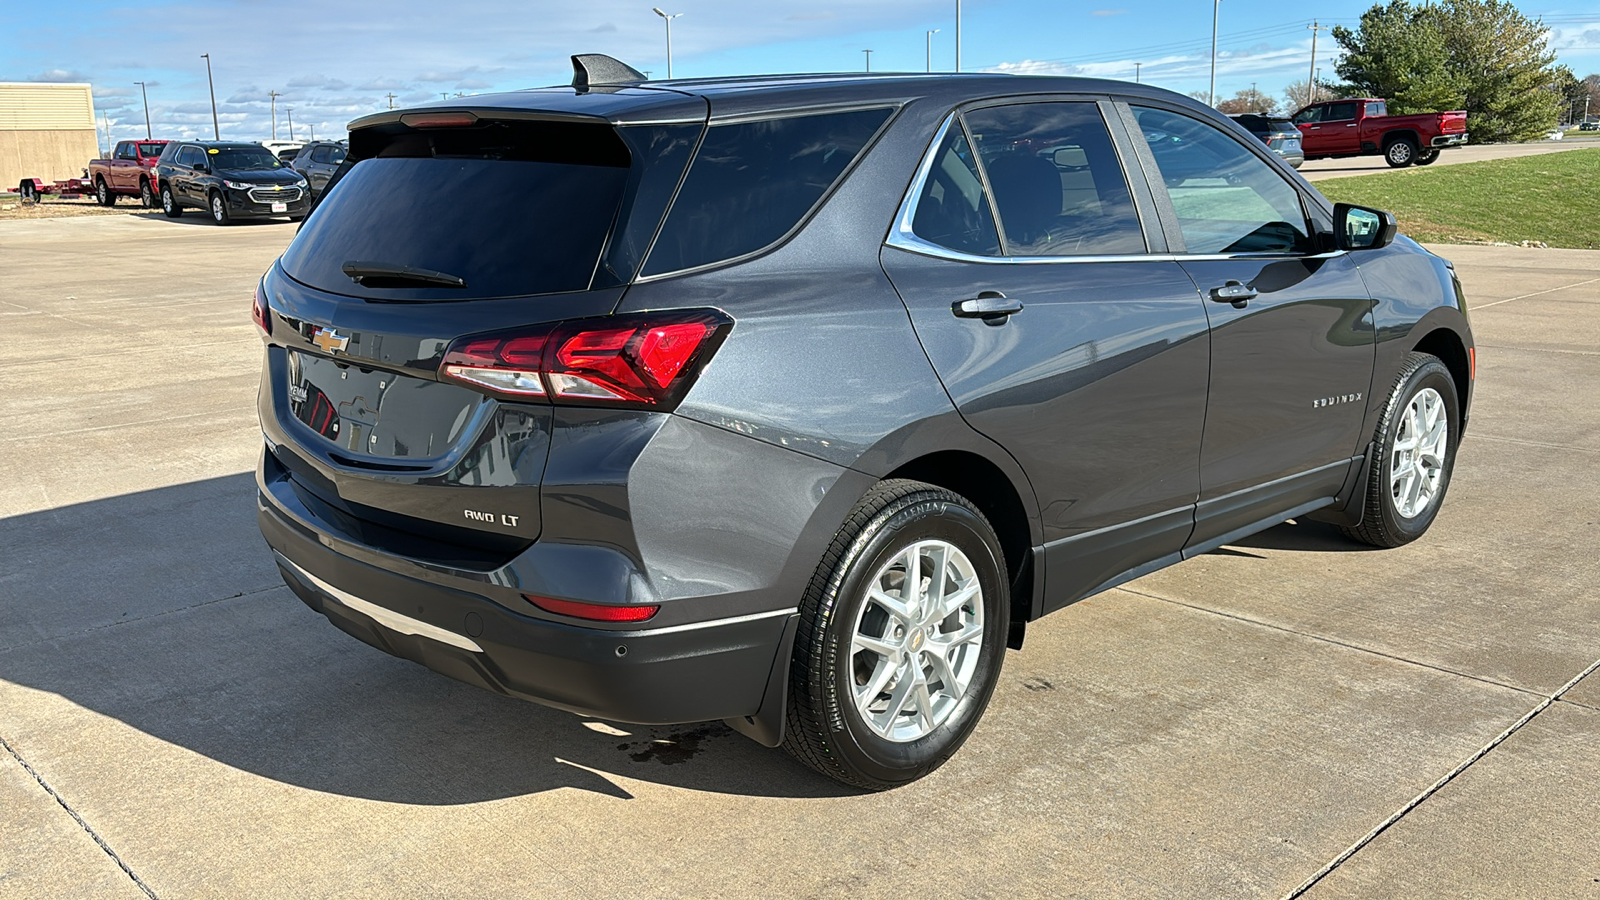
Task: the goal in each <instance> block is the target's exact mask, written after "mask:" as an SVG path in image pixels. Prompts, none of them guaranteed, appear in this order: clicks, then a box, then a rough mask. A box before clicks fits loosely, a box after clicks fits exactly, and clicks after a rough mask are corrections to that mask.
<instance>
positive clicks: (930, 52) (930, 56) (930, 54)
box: [928, 28, 939, 72]
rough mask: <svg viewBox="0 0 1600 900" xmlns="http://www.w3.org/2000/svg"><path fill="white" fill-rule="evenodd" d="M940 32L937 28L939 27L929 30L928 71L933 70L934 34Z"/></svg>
mask: <svg viewBox="0 0 1600 900" xmlns="http://www.w3.org/2000/svg"><path fill="white" fill-rule="evenodd" d="M938 33H939V29H937V28H935V29H934V30H932V31H930V32H928V71H929V72H932V71H933V36H934V35H936V34H938Z"/></svg>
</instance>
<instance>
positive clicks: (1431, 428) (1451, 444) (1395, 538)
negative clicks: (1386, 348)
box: [1344, 353, 1461, 548]
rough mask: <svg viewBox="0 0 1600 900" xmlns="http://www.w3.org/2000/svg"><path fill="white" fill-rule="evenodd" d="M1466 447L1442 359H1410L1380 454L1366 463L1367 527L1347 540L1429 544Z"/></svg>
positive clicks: (1389, 409)
mask: <svg viewBox="0 0 1600 900" xmlns="http://www.w3.org/2000/svg"><path fill="white" fill-rule="evenodd" d="M1460 441H1461V413H1460V406H1459V405H1458V403H1457V400H1456V385H1455V380H1454V379H1453V378H1452V377H1451V375H1450V370H1449V369H1448V368H1446V367H1445V364H1444V363H1443V362H1440V361H1439V358H1438V357H1436V356H1431V355H1429V354H1426V353H1412V354H1409V355H1408V356H1406V360H1405V364H1404V365H1403V366H1401V368H1400V373H1399V375H1397V376H1396V377H1395V384H1394V389H1393V390H1392V391H1391V392H1390V395H1389V402H1388V404H1387V405H1386V406H1385V407H1384V412H1383V417H1382V419H1381V421H1380V422H1379V423H1378V433H1377V434H1376V435H1375V442H1374V443H1375V444H1376V447H1377V451H1378V452H1377V453H1376V455H1375V457H1374V458H1373V459H1370V460H1368V461H1367V466H1368V469H1367V496H1366V498H1365V503H1366V507H1365V509H1364V510H1363V511H1362V514H1361V524H1360V525H1357V526H1355V527H1354V528H1345V529H1344V532H1345V534H1347V535H1349V536H1350V537H1353V538H1355V539H1356V540H1359V541H1363V542H1365V543H1368V544H1372V545H1373V546H1375V547H1385V548H1388V547H1399V546H1402V545H1404V544H1409V543H1411V542H1412V541H1414V540H1416V539H1417V538H1419V537H1422V535H1423V534H1424V533H1425V532H1426V531H1427V530H1428V526H1430V525H1432V524H1433V520H1434V517H1435V516H1437V515H1438V514H1439V507H1440V505H1441V504H1443V503H1444V494H1445V490H1446V489H1447V488H1448V487H1449V486H1450V473H1451V471H1452V470H1453V469H1454V468H1455V461H1456V446H1457V445H1458V444H1459V443H1460Z"/></svg>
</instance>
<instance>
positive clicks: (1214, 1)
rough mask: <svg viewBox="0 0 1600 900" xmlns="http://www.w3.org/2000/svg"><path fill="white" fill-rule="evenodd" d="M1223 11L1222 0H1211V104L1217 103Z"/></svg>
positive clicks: (1209, 94)
mask: <svg viewBox="0 0 1600 900" xmlns="http://www.w3.org/2000/svg"><path fill="white" fill-rule="evenodd" d="M1221 13H1222V0H1211V91H1210V92H1209V93H1208V94H1207V96H1209V97H1210V98H1211V105H1212V106H1216V105H1217V17H1218V16H1219V15H1220V14H1221Z"/></svg>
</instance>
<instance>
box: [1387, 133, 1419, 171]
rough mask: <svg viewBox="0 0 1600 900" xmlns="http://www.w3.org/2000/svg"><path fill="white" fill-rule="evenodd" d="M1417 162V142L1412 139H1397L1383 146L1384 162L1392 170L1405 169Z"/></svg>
mask: <svg viewBox="0 0 1600 900" xmlns="http://www.w3.org/2000/svg"><path fill="white" fill-rule="evenodd" d="M1416 160H1417V142H1416V141H1413V140H1412V139H1411V138H1396V139H1395V140H1392V141H1390V142H1389V143H1387V144H1384V145H1383V161H1384V162H1386V163H1388V164H1389V168H1391V169H1404V168H1405V167H1406V166H1409V165H1411V164H1412V163H1414V162H1416Z"/></svg>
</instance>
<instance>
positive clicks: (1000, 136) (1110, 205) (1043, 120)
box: [966, 102, 1146, 256]
mask: <svg viewBox="0 0 1600 900" xmlns="http://www.w3.org/2000/svg"><path fill="white" fill-rule="evenodd" d="M966 120H967V127H968V129H969V130H970V131H971V133H972V138H973V141H974V142H976V143H977V147H978V157H979V159H981V160H982V163H983V169H984V172H985V174H986V175H987V176H988V179H989V189H990V190H991V191H992V192H993V193H994V202H995V208H996V209H997V211H998V215H999V216H1000V230H1001V232H1002V233H1003V234H1004V236H1005V249H1006V254H1007V255H1009V256H1084V255H1120V254H1130V253H1143V252H1145V249H1146V248H1145V241H1144V232H1143V231H1142V230H1141V229H1140V227H1139V217H1138V214H1137V213H1135V212H1134V208H1133V200H1132V198H1131V197H1130V196H1129V193H1128V182H1127V179H1126V178H1125V177H1124V176H1123V172H1122V163H1121V161H1120V160H1119V159H1118V158H1117V153H1116V150H1115V148H1114V147H1113V145H1112V143H1111V133H1110V132H1109V131H1108V130H1107V129H1106V124H1105V121H1104V120H1103V119H1102V118H1101V117H1100V110H1099V107H1098V106H1096V105H1095V104H1093V103H1082V102H1079V103H1020V104H1016V105H1012V106H996V107H989V108H986V109H980V110H976V111H974V112H971V113H968V114H967V116H966Z"/></svg>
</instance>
